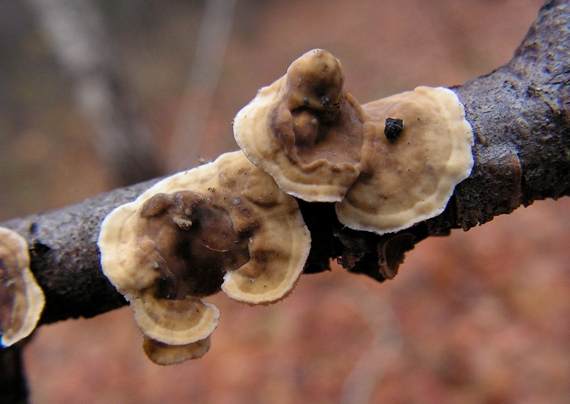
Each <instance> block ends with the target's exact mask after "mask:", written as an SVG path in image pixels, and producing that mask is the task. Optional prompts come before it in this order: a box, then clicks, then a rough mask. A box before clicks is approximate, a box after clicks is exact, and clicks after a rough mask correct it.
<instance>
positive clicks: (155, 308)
mask: <svg viewBox="0 0 570 404" xmlns="http://www.w3.org/2000/svg"><path fill="white" fill-rule="evenodd" d="M131 308H132V310H133V312H134V316H135V322H136V323H137V325H138V327H139V328H140V330H141V331H142V333H143V334H144V335H145V336H147V337H149V338H152V339H154V340H156V341H160V342H163V343H165V344H169V345H187V344H190V343H193V342H196V341H200V340H203V339H205V338H207V337H208V336H209V335H210V334H212V332H214V330H215V329H216V327H217V325H218V319H219V318H220V311H219V310H218V308H217V307H216V306H214V305H213V304H210V303H203V302H201V301H200V299H198V298H196V297H193V296H187V297H186V298H184V299H181V300H173V299H156V298H155V297H154V296H153V295H152V293H150V292H146V294H145V295H143V296H142V297H140V298H138V299H134V300H131Z"/></svg>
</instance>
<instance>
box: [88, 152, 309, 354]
mask: <svg viewBox="0 0 570 404" xmlns="http://www.w3.org/2000/svg"><path fill="white" fill-rule="evenodd" d="M310 244H311V239H310V235H309V232H308V230H307V228H306V226H305V223H304V221H303V218H302V216H301V212H300V210H299V207H298V204H297V201H296V200H295V198H293V197H291V196H289V195H287V194H286V193H284V192H283V191H281V190H280V189H279V187H278V186H277V184H276V183H275V181H274V180H273V178H271V176H269V175H268V174H267V173H265V172H264V171H263V170H261V169H259V168H257V167H256V166H255V165H253V164H252V163H251V162H250V161H249V160H248V159H247V158H246V157H245V155H244V154H243V153H242V152H240V151H238V152H233V153H226V154H224V155H222V156H220V157H219V158H218V159H217V160H216V161H214V162H212V163H209V164H206V165H203V166H200V167H197V168H195V169H193V170H189V171H185V172H181V173H178V174H175V175H173V176H171V177H168V178H165V179H164V180H162V181H160V182H158V183H157V184H155V185H154V186H153V187H151V188H150V189H148V190H147V191H146V192H144V193H143V194H142V195H140V196H139V197H138V198H137V199H136V200H135V201H134V202H131V203H128V204H125V205H122V206H120V207H118V208H117V209H115V210H114V211H113V212H111V213H110V214H109V215H108V216H107V217H106V218H105V220H104V221H103V224H102V226H101V232H100V235H99V241H98V245H99V248H100V250H101V265H102V268H103V272H104V274H105V275H106V276H107V277H108V278H109V280H110V281H111V283H113V285H114V286H115V287H116V288H117V290H118V291H119V292H120V293H122V294H123V295H124V296H125V298H126V299H127V300H129V301H130V303H131V308H132V309H133V311H134V313H135V320H136V322H137V324H138V326H139V328H140V329H141V331H142V332H143V334H144V335H145V336H146V337H148V338H150V339H152V340H154V341H157V342H159V343H161V344H166V345H169V346H182V345H189V344H192V343H195V342H197V341H203V340H205V339H206V338H207V337H208V336H209V335H210V334H211V333H212V332H213V331H214V329H215V327H216V325H217V323H218V317H219V312H218V310H217V308H216V307H215V306H213V305H211V304H207V303H202V302H201V301H200V298H202V297H205V296H209V295H212V294H214V293H216V292H218V291H220V290H221V289H223V290H224V291H226V293H227V294H228V295H229V296H230V297H232V298H234V299H237V300H240V301H244V302H248V303H253V304H255V303H270V302H273V301H277V300H279V299H281V298H283V297H284V296H286V295H287V294H288V293H289V292H290V290H291V289H292V288H293V286H294V284H295V283H296V281H297V279H298V277H299V275H300V274H301V272H302V270H303V267H304V264H305V261H306V259H307V256H308V253H309V250H310ZM228 274H235V276H232V275H228ZM243 277H247V282H246V283H242V282H241V281H240V280H241V279H242V278H243ZM155 345H156V344H155ZM153 346H154V345H153ZM154 348H156V346H155V347H154ZM154 348H153V349H154ZM159 348H160V349H158V348H156V349H154V351H157V350H158V351H160V352H163V351H164V350H167V351H168V352H169V354H172V352H180V353H182V352H184V349H182V348H180V349H177V350H176V349H166V348H165V346H163V345H160V347H159ZM163 348H164V349H163ZM149 349H150V348H149ZM191 350H192V349H191V347H188V350H187V351H186V352H189V351H191ZM154 351H153V352H154Z"/></svg>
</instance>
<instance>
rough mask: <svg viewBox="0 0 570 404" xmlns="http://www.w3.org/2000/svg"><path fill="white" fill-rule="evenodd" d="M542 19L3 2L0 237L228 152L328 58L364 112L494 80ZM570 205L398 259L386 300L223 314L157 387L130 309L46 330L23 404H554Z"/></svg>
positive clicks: (567, 363)
mask: <svg viewBox="0 0 570 404" xmlns="http://www.w3.org/2000/svg"><path fill="white" fill-rule="evenodd" d="M541 4H542V1H541V0H464V1H459V0H439V1H435V0H398V1H396V0H382V1H378V0H376V1H372V0H362V1H358V2H355V1H352V0H335V1H324V0H314V1H300V0H296V1H295V0H293V1H254V0H225V1H221V0H202V1H189V0H186V1H183V0H169V1H157V0H138V1H135V0H116V1H114V2H104V1H101V0H99V1H98V0H73V1H71V0H67V1H63V0H26V1H21V2H11V1H0V220H4V219H8V218H11V217H16V216H23V215H27V214H31V213H36V212H40V211H45V210H49V209H55V208H58V207H62V206H65V205H68V204H71V203H74V202H78V201H81V200H82V199H84V198H88V197H90V196H93V195H96V194H97V193H100V192H103V191H105V190H109V189H112V188H113V187H117V186H121V185H126V184H128V183H132V182H136V181H140V180H143V179H145V178H149V177H153V176H158V175H163V174H168V173H172V172H175V171H178V170H181V169H184V168H189V167H192V166H195V165H196V164H198V163H199V162H200V161H208V160H211V159H214V158H215V157H216V156H217V155H218V154H220V153H221V152H224V151H229V150H235V149H236V148H237V146H236V145H235V143H234V141H233V137H232V131H231V121H232V119H233V116H234V115H235V114H236V112H237V111H238V110H239V109H240V108H241V107H242V106H243V105H245V104H246V103H247V102H249V101H250V100H251V99H252V98H253V97H254V96H255V94H256V91H257V89H258V88H259V87H261V86H264V85H267V84H270V83H271V82H272V81H274V80H275V79H277V78H278V77H280V76H281V75H283V74H284V73H285V70H286V69H287V67H288V65H289V64H290V63H291V62H292V61H293V60H294V59H295V58H297V57H298V56H300V55H301V54H303V53H304V52H306V51H308V50H310V49H312V48H315V47H321V48H325V49H327V50H329V51H330V52H332V53H333V54H334V55H335V56H337V57H338V58H339V59H340V60H341V62H342V64H343V67H344V70H345V75H346V88H347V89H348V91H350V92H351V93H352V94H353V95H354V96H355V97H356V98H357V99H358V100H359V101H361V102H367V101H371V100H374V99H377V98H381V97H384V96H387V95H390V94H393V93H396V92H401V91H405V90H410V89H413V88H414V87H415V86H417V85H430V86H440V85H441V86H451V85H455V84H461V83H464V82H465V81H467V80H470V79H473V78H475V77H477V76H479V75H483V74H487V73H489V72H491V71H492V70H493V69H494V68H496V67H498V66H500V65H502V64H504V63H506V62H508V61H509V60H510V58H511V57H512V55H513V53H514V50H515V48H516V47H517V46H518V44H519V43H520V41H521V40H522V39H523V37H524V35H525V33H526V31H527V30H528V28H529V26H530V24H531V23H532V22H533V21H534V19H535V18H536V16H537V12H538V9H539V7H540V5H541ZM569 208H570V203H569V202H568V200H567V198H563V199H561V200H559V201H557V202H554V201H542V202H537V203H535V204H534V205H533V206H531V207H528V208H526V209H522V208H521V209H519V210H517V211H516V212H515V213H513V214H511V215H508V216H501V217H498V218H496V219H495V220H494V221H493V222H491V223H488V224H485V225H484V226H482V227H479V228H475V229H472V230H470V231H469V232H467V233H464V232H462V231H459V230H458V231H454V232H453V233H452V235H451V236H450V237H446V238H432V239H429V240H427V241H424V242H422V243H420V245H419V246H418V247H417V248H416V250H414V251H412V252H411V253H409V254H408V257H407V259H406V262H405V263H404V265H403V266H402V267H401V268H400V274H399V275H398V276H397V277H396V278H395V279H394V280H393V281H390V282H387V283H384V284H379V283H376V282H374V281H372V280H370V279H367V278H365V277H363V276H357V275H352V274H348V273H345V272H344V271H343V270H342V268H339V267H337V266H333V271H332V272H329V273H323V274H316V275H306V276H302V277H301V280H300V282H299V284H298V286H297V287H296V290H295V291H294V293H293V294H292V295H291V296H290V297H289V298H288V299H286V300H285V301H283V302H281V303H279V304H276V305H273V306H269V307H255V308H250V307H248V306H245V305H241V304H238V303H236V302H233V301H230V299H228V298H227V297H226V296H225V295H223V294H218V295H215V296H213V297H212V298H210V299H208V300H209V301H210V302H212V303H215V304H216V305H217V306H218V307H219V308H220V310H221V319H220V325H219V327H218V329H217V330H216V331H215V332H214V334H213V336H212V347H211V349H210V352H208V353H207V354H206V355H205V356H204V357H203V358H201V359H199V360H196V361H190V362H186V363H184V364H181V365H177V366H171V367H166V368H164V367H159V366H156V365H154V364H152V363H151V362H150V361H148V360H147V359H146V357H145V355H144V353H143V352H142V349H141V343H142V337H141V335H140V333H139V332H138V330H137V329H136V327H135V325H134V321H133V320H132V317H131V314H130V310H129V309H128V308H123V309H121V310H117V311H114V312H111V313H107V314H105V315H101V316H99V317H96V318H94V319H90V320H73V321H66V322H63V323H58V324H53V325H48V326H43V327H41V328H40V329H39V330H38V331H37V332H36V334H35V335H34V338H33V339H32V341H31V342H30V344H29V345H28V346H27V347H26V350H25V365H26V368H27V374H28V378H29V386H30V389H31V401H32V403H37V404H42V403H157V402H164V403H189V402H192V403H228V404H229V403H236V404H237V403H277V404H281V403H283V404H286V403H300V402H301V403H355V404H357V403H369V402H371V403H566V402H568V397H570V250H569V249H568V245H570V214H569V213H568V211H569Z"/></svg>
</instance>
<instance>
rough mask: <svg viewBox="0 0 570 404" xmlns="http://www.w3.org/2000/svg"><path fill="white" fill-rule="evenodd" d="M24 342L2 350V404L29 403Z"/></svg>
mask: <svg viewBox="0 0 570 404" xmlns="http://www.w3.org/2000/svg"><path fill="white" fill-rule="evenodd" d="M23 345H24V342H20V343H17V344H15V345H12V346H11V347H9V348H4V349H0V369H2V371H1V372H0V403H10V404H24V403H27V402H28V386H27V383H26V377H25V376H24V367H23V364H22V348H23Z"/></svg>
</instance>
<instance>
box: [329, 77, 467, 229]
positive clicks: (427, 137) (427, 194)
mask: <svg viewBox="0 0 570 404" xmlns="http://www.w3.org/2000/svg"><path fill="white" fill-rule="evenodd" d="M363 108H364V110H365V111H366V112H367V114H368V115H369V117H367V119H366V121H367V122H366V125H365V127H364V144H363V147H362V162H361V173H360V176H359V177H358V180H357V181H356V182H355V183H354V184H353V185H352V187H351V188H350V189H349V191H348V192H347V194H346V196H345V198H344V200H343V201H342V202H340V203H337V204H336V212H337V216H338V219H339V221H340V222H341V223H343V224H344V225H346V226H347V227H350V228H352V229H355V230H365V231H371V232H375V233H377V234H384V233H391V232H396V231H399V230H402V229H405V228H408V227H411V226H413V225H414V224H415V223H418V222H421V221H424V220H427V219H429V218H432V217H435V216H437V215H439V214H440V213H441V212H443V210H444V209H445V207H446V205H447V203H448V201H449V198H450V197H451V196H452V194H453V191H454V189H455V186H456V185H457V184H458V183H460V182H461V181H463V180H464V179H465V178H467V177H468V176H469V175H470V173H471V169H472V167H473V155H472V152H471V147H472V145H473V131H472V129H471V125H470V124H469V122H467V120H466V119H465V112H464V109H463V105H462V104H461V102H460V101H459V99H458V98H457V95H455V93H454V92H453V91H451V90H449V89H446V88H441V87H439V88H430V87H418V88H416V89H415V90H414V91H408V92H404V93H401V94H396V95H393V96H391V97H387V98H384V99H381V100H378V101H374V102H371V103H368V104H364V105H363ZM386 125H389V126H390V127H389V128H386Z"/></svg>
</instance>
